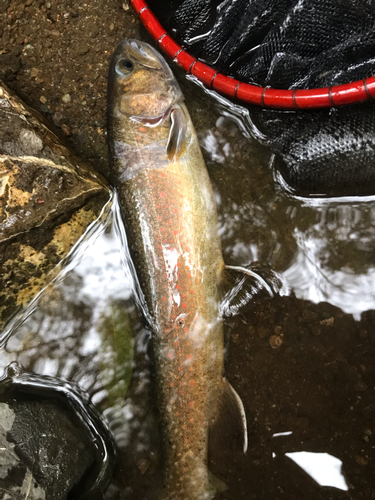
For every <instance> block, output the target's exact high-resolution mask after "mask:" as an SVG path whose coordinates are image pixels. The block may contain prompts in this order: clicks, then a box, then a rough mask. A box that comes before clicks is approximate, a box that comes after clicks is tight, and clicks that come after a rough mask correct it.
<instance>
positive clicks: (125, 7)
mask: <svg viewBox="0 0 375 500" xmlns="http://www.w3.org/2000/svg"><path fill="white" fill-rule="evenodd" d="M122 8H123V9H124V10H129V3H128V2H124V3H123V4H122Z"/></svg>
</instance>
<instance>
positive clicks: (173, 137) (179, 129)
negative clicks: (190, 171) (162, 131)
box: [167, 105, 187, 161]
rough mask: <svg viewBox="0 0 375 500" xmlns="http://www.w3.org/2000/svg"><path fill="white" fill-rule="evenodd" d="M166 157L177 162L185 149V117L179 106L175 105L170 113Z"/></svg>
mask: <svg viewBox="0 0 375 500" xmlns="http://www.w3.org/2000/svg"><path fill="white" fill-rule="evenodd" d="M170 118H171V128H170V131H169V137H168V144H167V155H168V158H169V159H170V160H171V161H176V160H178V159H179V158H180V157H181V155H182V153H183V152H184V149H185V148H186V130H187V123H186V116H185V113H184V111H183V109H182V108H181V106H178V105H176V106H175V107H174V108H173V109H172V111H171V115H170Z"/></svg>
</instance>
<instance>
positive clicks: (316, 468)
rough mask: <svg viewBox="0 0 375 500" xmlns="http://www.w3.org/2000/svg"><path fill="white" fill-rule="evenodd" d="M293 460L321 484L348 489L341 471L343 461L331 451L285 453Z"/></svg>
mask: <svg viewBox="0 0 375 500" xmlns="http://www.w3.org/2000/svg"><path fill="white" fill-rule="evenodd" d="M285 455H286V456H287V457H289V458H290V459H291V460H293V462H295V463H296V464H297V465H299V466H300V467H301V468H302V469H303V470H304V471H305V472H307V474H308V475H309V476H311V477H312V478H313V479H315V481H316V482H317V483H318V484H320V486H332V487H334V488H338V489H340V490H344V491H348V489H349V488H348V485H347V484H346V481H345V478H344V476H343V475H342V473H341V467H342V462H341V460H339V459H338V458H336V457H334V456H332V455H330V454H329V453H312V452H309V451H295V452H293V453H285Z"/></svg>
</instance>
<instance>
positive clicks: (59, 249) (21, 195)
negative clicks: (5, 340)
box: [0, 85, 110, 331]
mask: <svg viewBox="0 0 375 500" xmlns="http://www.w3.org/2000/svg"><path fill="white" fill-rule="evenodd" d="M109 196H110V193H109V188H108V185H107V183H106V181H105V180H104V179H103V178H102V177H101V176H100V175H99V174H97V173H96V172H95V171H94V170H93V169H92V167H91V166H89V165H88V164H86V163H84V162H83V161H82V160H80V159H79V158H77V157H76V156H75V155H74V154H73V153H71V152H70V151H69V150H68V149H67V148H66V147H65V146H64V145H63V144H62V143H61V142H60V140H59V139H58V138H57V137H56V136H55V134H54V133H52V132H51V131H50V130H49V129H48V127H47V126H46V124H45V123H43V122H42V121H41V117H40V116H39V115H37V114H36V113H35V112H34V111H32V110H31V109H30V108H28V107H27V106H26V105H24V104H23V103H22V102H21V101H20V100H19V99H18V98H17V97H16V96H15V95H14V94H12V93H11V92H10V91H9V89H7V88H6V87H5V86H1V85H0V331H1V330H2V329H3V327H4V325H5V323H6V322H7V321H8V320H9V319H10V318H11V317H12V315H14V314H15V313H17V312H18V311H19V310H20V309H22V308H23V307H24V306H25V305H26V304H27V303H28V302H29V301H30V300H31V299H32V298H33V297H35V295H36V294H37V293H38V292H40V291H41V290H42V289H43V288H44V287H45V286H46V284H48V283H49V282H50V281H51V280H52V279H53V277H54V276H55V275H56V274H57V272H58V269H57V268H56V266H57V265H58V264H59V263H60V262H61V260H62V259H63V258H64V257H65V256H66V255H67V254H68V253H69V251H70V250H71V249H72V247H73V246H74V244H75V243H76V242H77V241H78V239H79V238H80V237H81V236H82V235H83V234H84V233H85V231H86V229H87V227H88V226H89V225H90V224H91V223H92V222H93V221H94V220H95V219H96V218H97V217H98V215H99V214H100V212H101V210H102V208H103V205H104V204H105V203H106V201H108V199H109ZM52 271H53V272H52Z"/></svg>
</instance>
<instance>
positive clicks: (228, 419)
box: [210, 379, 248, 453]
mask: <svg viewBox="0 0 375 500" xmlns="http://www.w3.org/2000/svg"><path fill="white" fill-rule="evenodd" d="M215 412H216V415H215V418H214V420H213V422H212V425H211V427H210V448H211V449H212V448H216V447H219V448H222V447H223V446H224V447H226V448H228V449H231V450H239V451H242V452H243V453H246V452H247V446H248V437H247V421H246V414H245V408H244V406H243V403H242V401H241V398H240V397H239V395H238V394H237V392H236V391H235V390H234V389H233V387H232V386H231V385H230V383H229V382H228V381H227V380H226V379H224V380H223V389H222V392H221V395H220V398H219V401H218V402H217V404H216V405H215Z"/></svg>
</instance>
